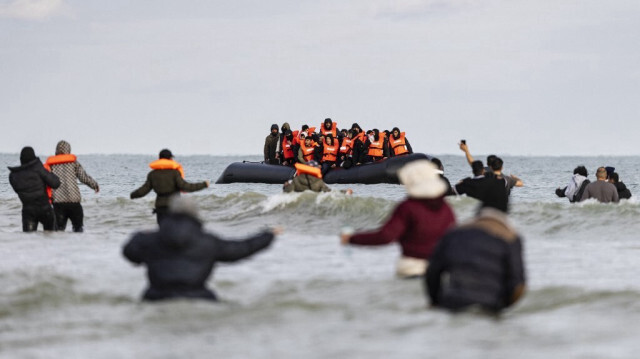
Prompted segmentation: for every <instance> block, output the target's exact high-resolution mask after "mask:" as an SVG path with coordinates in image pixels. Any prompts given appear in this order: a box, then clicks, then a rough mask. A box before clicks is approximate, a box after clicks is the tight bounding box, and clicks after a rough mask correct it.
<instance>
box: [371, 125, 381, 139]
mask: <svg viewBox="0 0 640 359" xmlns="http://www.w3.org/2000/svg"><path fill="white" fill-rule="evenodd" d="M373 138H375V140H376V141H379V140H380V130H378V129H377V128H374V129H373Z"/></svg>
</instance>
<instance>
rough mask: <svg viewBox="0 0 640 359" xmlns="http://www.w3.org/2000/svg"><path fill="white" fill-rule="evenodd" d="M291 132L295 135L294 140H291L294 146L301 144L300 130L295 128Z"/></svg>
mask: <svg viewBox="0 0 640 359" xmlns="http://www.w3.org/2000/svg"><path fill="white" fill-rule="evenodd" d="M291 134H292V135H293V140H292V141H291V144H292V145H294V146H295V145H298V144H300V137H299V134H300V131H298V130H295V131H293V132H292V133H291Z"/></svg>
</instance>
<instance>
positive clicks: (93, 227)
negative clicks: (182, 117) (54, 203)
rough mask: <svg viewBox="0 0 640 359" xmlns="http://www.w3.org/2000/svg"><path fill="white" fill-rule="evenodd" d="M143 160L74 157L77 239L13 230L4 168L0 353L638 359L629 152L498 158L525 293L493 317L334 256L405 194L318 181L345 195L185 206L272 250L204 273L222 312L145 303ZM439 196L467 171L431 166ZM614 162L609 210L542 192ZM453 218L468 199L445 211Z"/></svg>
mask: <svg viewBox="0 0 640 359" xmlns="http://www.w3.org/2000/svg"><path fill="white" fill-rule="evenodd" d="M153 159H154V156H151V155H149V156H142V155H84V156H79V161H80V163H82V165H83V166H84V168H85V169H86V171H87V172H88V173H89V174H90V175H91V176H93V177H94V178H95V179H96V180H97V181H98V182H99V183H100V193H99V194H95V193H93V191H91V190H90V189H89V188H88V187H86V186H81V188H82V195H83V206H84V212H85V232H84V233H82V234H76V233H71V232H69V229H67V232H64V233H60V232H56V233H43V232H41V231H40V232H37V233H28V234H24V233H22V232H21V222H20V218H21V217H20V209H21V204H20V202H19V200H18V198H17V196H16V195H15V193H14V192H13V191H12V190H11V187H10V186H9V184H8V170H7V169H6V166H11V165H16V164H17V163H18V155H17V154H5V155H0V164H2V168H1V169H0V253H1V257H0V258H1V259H0V357H2V358H411V357H416V358H417V357H422V358H429V357H449V358H513V357H518V358H637V357H638V353H640V340H638V338H640V325H638V324H637V323H639V322H640V281H639V280H638V277H639V276H640V260H638V257H640V241H639V239H640V224H639V223H638V218H639V215H640V205H639V204H638V202H637V201H636V196H640V186H639V183H640V167H638V166H637V163H638V162H639V161H640V158H638V157H515V156H503V159H504V160H505V172H506V173H512V174H515V175H518V176H519V177H520V178H521V179H522V180H523V182H524V184H525V186H524V187H522V188H516V189H514V190H513V192H512V195H511V215H510V217H511V220H512V222H513V223H514V225H515V227H516V228H517V229H518V230H519V232H520V233H521V235H522V237H523V240H524V248H525V264H526V269H527V279H528V283H527V284H528V290H527V292H526V295H525V297H524V298H523V300H522V301H520V302H519V303H517V304H516V305H515V306H514V307H513V308H511V309H510V310H508V311H506V312H505V313H504V314H503V315H502V316H500V317H498V318H495V317H486V316H483V315H479V314H473V313H467V314H459V315H451V314H449V313H447V312H443V311H439V310H432V309H428V302H427V300H426V298H425V295H424V288H423V283H422V281H420V280H399V279H396V278H395V277H394V274H393V273H394V264H395V260H396V259H397V257H398V253H399V251H398V247H397V246H395V245H389V246H384V247H378V248H372V247H366V248H365V247H349V248H348V249H347V248H345V247H342V246H340V244H339V238H338V235H339V233H340V230H341V229H342V228H344V227H352V228H355V229H360V230H362V229H373V228H376V227H378V226H379V225H380V224H381V223H384V221H385V219H386V218H387V217H388V216H389V214H390V213H391V211H392V210H393V209H394V207H395V206H396V205H397V204H398V203H399V202H400V201H401V200H402V199H403V198H404V197H405V191H404V189H403V187H402V186H400V185H390V184H379V185H357V184H353V185H331V187H332V188H335V189H345V188H352V189H353V190H354V195H353V196H345V195H343V194H340V193H338V191H334V192H331V193H322V194H313V193H302V194H283V193H282V186H281V185H267V184H227V185H215V184H213V185H212V187H211V188H209V189H206V190H203V191H200V192H197V193H193V194H189V196H192V197H193V198H195V200H196V201H197V203H198V204H199V206H200V208H201V211H202V217H203V218H205V220H206V229H207V230H208V231H212V232H215V233H217V234H219V235H221V236H223V237H225V238H241V237H243V236H246V235H250V234H253V233H255V232H257V231H260V230H262V229H264V228H265V227H268V226H274V225H282V226H284V227H285V232H284V234H283V235H281V236H279V237H278V239H277V240H276V241H275V242H274V244H273V245H272V246H271V247H270V248H269V249H267V250H266V251H264V252H261V253H259V254H257V255H255V256H253V257H251V258H249V259H247V260H244V261H241V262H239V263H233V264H223V265H218V266H217V268H216V271H215V274H214V276H212V278H211V279H210V280H209V285H210V286H211V287H212V288H214V289H215V290H216V292H217V293H218V295H219V297H220V298H221V299H222V301H221V303H218V304H212V303H209V302H203V301H188V300H177V301H169V302H165V303H159V304H149V303H142V302H141V301H140V295H141V293H142V291H143V289H144V288H145V286H146V276H145V270H144V268H143V267H136V266H134V265H132V264H131V263H129V262H127V261H126V260H125V259H124V258H123V257H122V255H121V248H122V246H123V244H124V243H125V242H126V241H127V240H128V238H129V237H130V236H131V234H132V233H134V232H135V231H139V230H153V229H155V228H156V225H155V217H154V215H152V213H151V209H152V207H153V200H154V195H153V194H150V195H148V196H147V197H145V198H142V199H137V200H130V199H129V193H130V192H131V191H132V190H134V189H135V188H137V187H138V186H140V185H141V184H142V183H144V180H145V178H146V173H147V172H148V170H149V168H148V163H149V162H150V161H152V160H153ZM259 159H260V158H259V157H257V156H253V157H252V156H249V157H222V156H185V157H179V158H177V160H179V161H180V162H181V163H182V164H183V166H184V168H185V172H186V178H187V180H189V181H201V180H206V179H209V180H212V183H213V182H215V180H216V179H217V178H218V177H219V176H220V174H221V173H222V171H223V169H224V168H225V167H226V166H227V165H228V164H229V163H231V162H235V161H241V160H254V161H255V160H259ZM441 159H442V160H443V162H444V165H445V175H446V176H447V177H448V178H449V179H450V180H451V182H452V183H455V182H456V181H458V180H460V179H462V178H463V177H466V176H468V175H469V174H470V168H469V166H468V165H467V163H466V160H465V159H464V157H462V156H441ZM577 165H585V166H586V167H587V168H588V170H589V172H590V179H592V180H593V179H594V177H593V174H594V172H595V169H596V168H597V167H598V166H614V167H616V171H617V172H618V173H619V174H620V178H621V179H622V181H624V182H625V183H626V184H627V186H628V187H629V188H630V190H631V192H632V193H634V197H632V199H631V200H629V201H626V200H625V201H623V202H622V203H621V204H619V205H605V204H599V203H595V202H586V203H580V204H569V202H568V201H567V200H566V199H564V198H557V197H556V196H555V194H554V190H555V188H556V187H559V186H562V187H564V186H566V184H567V183H568V181H569V178H570V177H571V174H572V171H573V168H574V167H576V166H577ZM447 201H448V203H449V204H450V205H451V206H452V207H453V209H454V211H455V213H456V216H457V220H458V221H459V222H464V221H466V220H468V219H470V218H471V217H472V216H473V214H474V212H475V210H476V207H477V202H476V201H475V200H473V199H471V198H467V197H457V198H456V197H451V198H448V199H447Z"/></svg>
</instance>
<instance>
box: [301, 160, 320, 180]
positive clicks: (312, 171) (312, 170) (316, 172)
mask: <svg viewBox="0 0 640 359" xmlns="http://www.w3.org/2000/svg"><path fill="white" fill-rule="evenodd" d="M295 167H296V176H300V175H303V174H308V175H312V176H314V177H318V178H322V171H320V169H319V168H318V167H313V166H309V165H305V164H302V163H296V164H295Z"/></svg>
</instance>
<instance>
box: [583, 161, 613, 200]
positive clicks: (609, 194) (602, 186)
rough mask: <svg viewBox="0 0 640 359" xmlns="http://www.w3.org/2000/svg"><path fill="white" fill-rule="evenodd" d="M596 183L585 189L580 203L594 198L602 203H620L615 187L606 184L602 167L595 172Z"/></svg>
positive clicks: (605, 176) (604, 170)
mask: <svg viewBox="0 0 640 359" xmlns="http://www.w3.org/2000/svg"><path fill="white" fill-rule="evenodd" d="M596 179H597V181H595V182H592V183H589V184H588V185H587V188H585V190H584V193H583V194H582V198H581V199H580V201H585V200H587V199H590V198H595V199H597V200H598V202H602V203H611V202H614V203H617V202H619V201H620V197H619V196H618V190H617V189H616V186H614V185H613V184H611V183H609V182H607V170H606V169H605V168H604V167H598V169H597V170H596Z"/></svg>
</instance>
